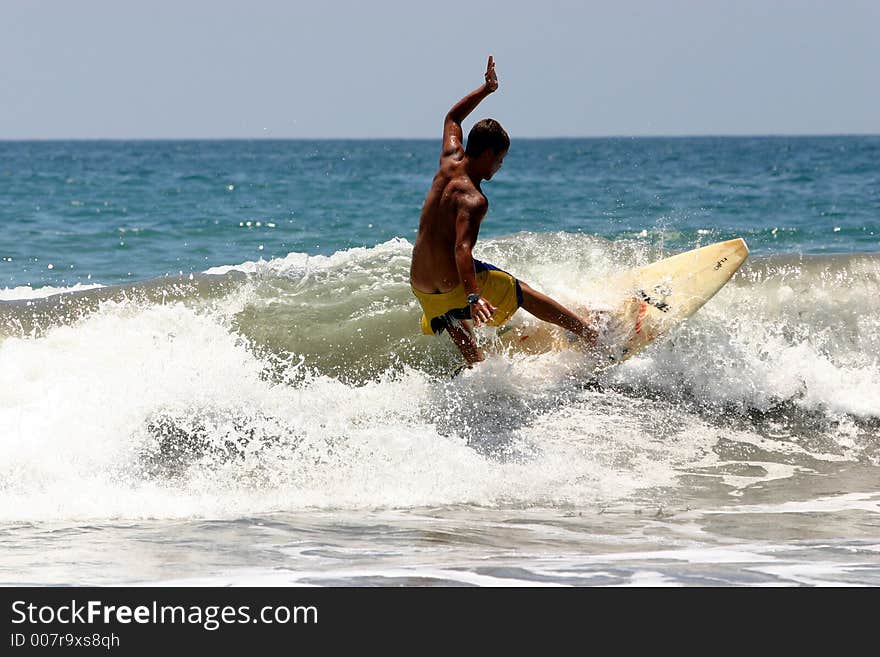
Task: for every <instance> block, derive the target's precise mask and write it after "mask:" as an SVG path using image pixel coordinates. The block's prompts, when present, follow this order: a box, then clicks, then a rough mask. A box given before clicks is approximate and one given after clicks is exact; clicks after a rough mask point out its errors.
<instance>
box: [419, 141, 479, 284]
mask: <svg viewBox="0 0 880 657" xmlns="http://www.w3.org/2000/svg"><path fill="white" fill-rule="evenodd" d="M465 161H466V160H465V158H464V154H463V153H456V154H454V155H451V156H446V157H443V158H442V161H441V163H440V169H439V171H437V174H436V175H435V176H434V181H433V183H432V184H431V188H430V189H429V190H428V195H427V196H426V198H425V204H424V205H423V206H422V216H421V220H420V221H419V232H418V235H417V237H416V243H415V246H414V247H413V255H412V265H411V267H410V283H411V284H412V286H413V287H414V288H416V289H417V290H419V291H421V292H428V293H432V294H433V293H438V292H448V291H449V290H451V289H453V288H454V287H456V286H457V285H458V284H459V283H460V282H461V279H460V277H459V273H458V269H457V266H456V261H455V245H456V220H457V217H458V213H459V210H460V208H461V207H462V206H478V207H479V206H482V207H483V212H485V207H486V206H487V205H488V201H487V200H486V197H485V196H484V195H483V193H482V191H480V188H479V186H478V185H476V184H474V182H473V181H472V180H471V179H470V177H469V176H468V175H467V172H466V167H465ZM474 237H475V238H476V236H474ZM474 241H476V240H474Z"/></svg>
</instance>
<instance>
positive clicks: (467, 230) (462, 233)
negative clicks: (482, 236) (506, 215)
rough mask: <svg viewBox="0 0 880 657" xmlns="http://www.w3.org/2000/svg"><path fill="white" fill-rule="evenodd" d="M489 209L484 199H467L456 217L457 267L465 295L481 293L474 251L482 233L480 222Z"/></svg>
mask: <svg viewBox="0 0 880 657" xmlns="http://www.w3.org/2000/svg"><path fill="white" fill-rule="evenodd" d="M487 209H488V204H487V203H486V200H485V199H484V198H482V197H481V198H479V199H472V198H465V199H464V200H463V202H462V203H461V205H460V206H459V209H458V213H457V215H456V217H455V267H456V269H457V270H458V279H459V280H460V281H461V284H462V286H463V287H464V293H465V294H479V293H480V290H479V289H478V288H477V275H476V272H475V271H474V257H473V255H472V249H473V247H474V244H475V243H476V241H477V234H478V233H479V231H480V221H481V220H482V219H483V215H485V214H486V210H487Z"/></svg>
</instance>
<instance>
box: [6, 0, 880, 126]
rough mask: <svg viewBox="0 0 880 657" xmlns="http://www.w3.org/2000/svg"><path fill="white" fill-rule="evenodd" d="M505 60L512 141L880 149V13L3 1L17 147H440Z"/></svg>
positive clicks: (761, 2)
mask: <svg viewBox="0 0 880 657" xmlns="http://www.w3.org/2000/svg"><path fill="white" fill-rule="evenodd" d="M489 53H492V54H494V56H495V60H496V67H497V71H498V77H499V80H500V89H499V91H498V93H496V94H495V95H493V96H491V97H490V98H489V99H487V100H486V101H485V102H484V103H483V105H481V106H480V108H479V109H478V110H477V111H476V112H475V113H474V115H472V117H471V120H476V119H478V118H480V117H483V116H493V117H495V118H497V119H499V120H500V121H501V122H502V123H503V124H504V126H505V127H506V128H507V129H508V131H509V132H510V133H511V135H512V136H513V137H514V138H515V137H542V136H593V135H595V136H602V135H685V134H827V133H837V134H840V133H872V134H877V133H880V74H878V70H877V67H878V66H880V0H863V1H856V0H828V1H823V2H820V1H817V0H815V1H808V0H801V1H795V0H791V1H786V0H739V1H737V0H730V1H727V2H724V1H721V0H656V1H649V0H608V1H606V2H593V1H589V0H583V1H581V2H575V1H571V2H564V1H562V0H528V1H521V0H513V1H512V2H511V1H508V2H501V1H494V2H490V1H486V2H482V1H480V0H470V1H460V0H451V1H445V2H423V1H421V0H401V1H397V0H372V1H370V0H364V1H359V2H356V1H354V0H312V1H308V2H305V1H301V0H288V1H283V0H244V1H242V0H237V1H235V2H232V1H229V0H211V1H210V2H208V1H205V2H200V1H196V0H142V1H139V2H135V1H133V0H0V61H2V66H0V139H31V138H35V139H49V138H186V137H194V138H205V137H276V138H283V137H374V138H382V137H435V136H437V135H438V134H439V132H440V128H441V121H442V117H443V115H444V114H445V113H446V111H447V110H448V109H449V107H450V106H451V105H452V104H453V103H454V102H455V101H457V100H458V99H459V98H460V97H461V96H463V95H464V94H465V93H467V92H469V91H471V90H472V89H474V88H475V87H476V86H478V85H479V84H481V83H482V80H483V73H484V71H485V66H486V60H487V58H488V55H489ZM469 123H470V122H469ZM466 127H467V126H466Z"/></svg>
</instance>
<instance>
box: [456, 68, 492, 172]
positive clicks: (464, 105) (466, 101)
mask: <svg viewBox="0 0 880 657" xmlns="http://www.w3.org/2000/svg"><path fill="white" fill-rule="evenodd" d="M496 89H498V78H497V76H496V75H495V60H494V59H493V58H492V55H489V65H488V66H487V68H486V83H485V84H484V85H483V86H482V87H480V88H479V89H474V90H473V91H472V92H470V93H469V94H468V95H467V96H465V97H464V98H462V99H461V100H460V101H458V102H457V103H456V104H455V105H453V106H452V109H450V110H449V112H447V114H446V118H445V120H444V122H443V155H444V156H446V155H452V154H453V153H454V152H455V151H457V150H458V149H459V148H461V140H462V137H463V136H464V135H463V132H462V129H461V124H462V121H464V120H465V119H466V118H467V116H468V115H469V114H470V113H471V112H473V111H474V109H476V107H477V105H479V104H480V101H482V100H483V99H484V98H485V97H486V96H488V95H489V94H491V93H492V92H493V91H495V90H496Z"/></svg>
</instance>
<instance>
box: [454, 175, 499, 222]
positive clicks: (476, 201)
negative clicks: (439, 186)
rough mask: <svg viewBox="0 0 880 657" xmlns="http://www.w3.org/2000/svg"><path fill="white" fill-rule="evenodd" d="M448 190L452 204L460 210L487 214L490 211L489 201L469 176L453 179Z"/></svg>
mask: <svg viewBox="0 0 880 657" xmlns="http://www.w3.org/2000/svg"><path fill="white" fill-rule="evenodd" d="M446 189H447V193H448V194H449V196H450V198H451V200H452V202H453V203H454V204H455V206H456V207H457V208H458V209H459V210H466V211H467V212H470V213H478V214H485V212H486V211H487V210H488V209H489V201H488V199H487V198H486V197H485V196H484V195H483V193H482V192H481V191H480V190H479V189H477V188H476V187H475V186H474V184H473V183H472V182H471V181H470V180H469V179H468V178H467V176H462V177H459V178H454V179H452V180H451V181H450V182H449V185H448V186H447V188H446Z"/></svg>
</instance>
